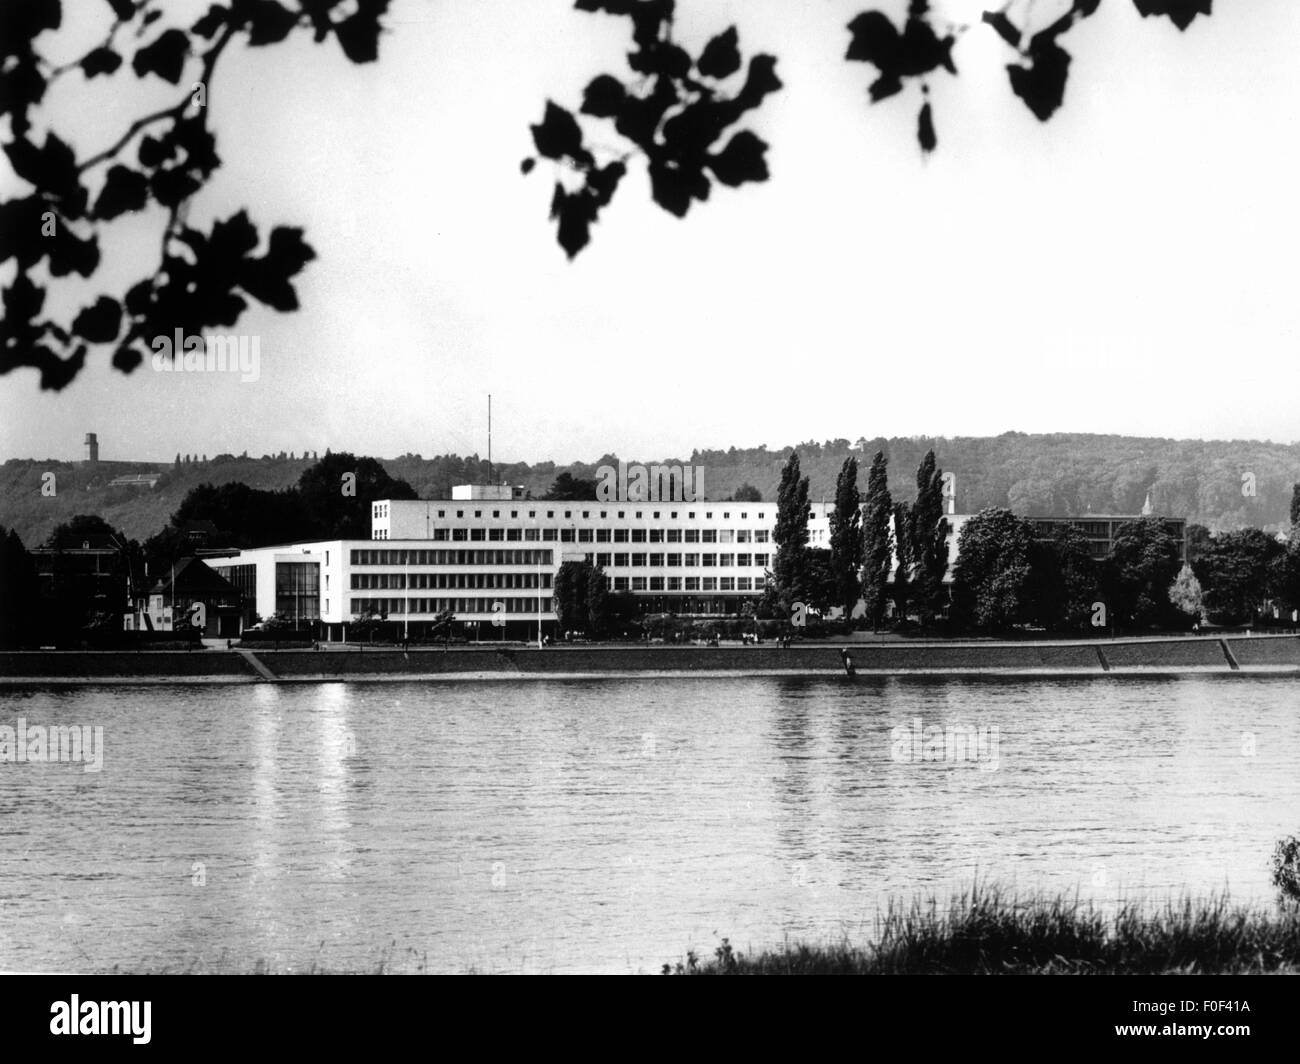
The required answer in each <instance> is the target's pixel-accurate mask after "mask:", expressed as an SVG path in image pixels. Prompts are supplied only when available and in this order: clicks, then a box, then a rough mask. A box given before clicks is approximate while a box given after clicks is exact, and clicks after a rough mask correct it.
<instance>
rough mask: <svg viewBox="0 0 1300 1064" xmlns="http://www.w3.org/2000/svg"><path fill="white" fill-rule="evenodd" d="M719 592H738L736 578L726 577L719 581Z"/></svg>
mask: <svg viewBox="0 0 1300 1064" xmlns="http://www.w3.org/2000/svg"><path fill="white" fill-rule="evenodd" d="M718 590H719V591H735V590H736V578H735V577H732V576H724V577H723V578H722V579H721V580H719V581H718Z"/></svg>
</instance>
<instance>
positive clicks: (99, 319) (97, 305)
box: [72, 296, 122, 344]
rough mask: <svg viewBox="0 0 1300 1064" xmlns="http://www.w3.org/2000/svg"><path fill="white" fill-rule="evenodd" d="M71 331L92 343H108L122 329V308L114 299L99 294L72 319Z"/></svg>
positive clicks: (115, 337) (114, 338)
mask: <svg viewBox="0 0 1300 1064" xmlns="http://www.w3.org/2000/svg"><path fill="white" fill-rule="evenodd" d="M72 331H73V332H74V333H76V334H77V335H78V336H80V337H81V338H82V339H83V340H89V341H90V342H91V343H92V344H109V343H112V342H113V341H114V340H116V339H117V334H118V333H119V332H121V331H122V308H121V307H120V306H119V305H118V302H117V300H116V299H109V297H108V296H100V297H99V298H98V299H97V300H95V302H94V303H93V304H92V305H91V306H89V307H86V308H85V309H84V310H82V311H81V313H79V314H78V315H77V316H76V317H75V318H74V319H73V321H72Z"/></svg>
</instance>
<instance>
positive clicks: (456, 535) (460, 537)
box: [451, 528, 469, 543]
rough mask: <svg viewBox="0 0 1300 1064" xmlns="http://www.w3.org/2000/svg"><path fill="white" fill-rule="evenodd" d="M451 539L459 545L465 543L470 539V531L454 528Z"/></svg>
mask: <svg viewBox="0 0 1300 1064" xmlns="http://www.w3.org/2000/svg"><path fill="white" fill-rule="evenodd" d="M451 538H452V539H454V540H455V541H456V542H457V543H464V542H465V541H466V540H467V539H469V529H468V528H453V529H452V530H451Z"/></svg>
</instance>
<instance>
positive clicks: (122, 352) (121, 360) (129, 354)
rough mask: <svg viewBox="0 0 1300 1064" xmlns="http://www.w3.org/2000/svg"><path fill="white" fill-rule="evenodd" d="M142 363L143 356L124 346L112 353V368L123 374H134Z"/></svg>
mask: <svg viewBox="0 0 1300 1064" xmlns="http://www.w3.org/2000/svg"><path fill="white" fill-rule="evenodd" d="M143 361H144V356H143V355H142V354H140V352H139V351H137V350H136V349H135V348H134V347H128V346H126V345H125V344H123V345H122V346H121V347H119V348H118V349H117V350H116V351H114V352H113V368H114V369H116V370H121V371H122V372H123V373H132V372H134V371H135V370H136V369H137V368H139V365H140V363H141V362H143Z"/></svg>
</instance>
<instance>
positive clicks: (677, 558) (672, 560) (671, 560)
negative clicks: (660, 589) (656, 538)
mask: <svg viewBox="0 0 1300 1064" xmlns="http://www.w3.org/2000/svg"><path fill="white" fill-rule="evenodd" d="M664 561H665V562H666V563H667V564H668V565H669V566H670V567H671V566H674V565H681V564H682V556H681V555H680V554H668V555H665V557H664Z"/></svg>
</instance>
